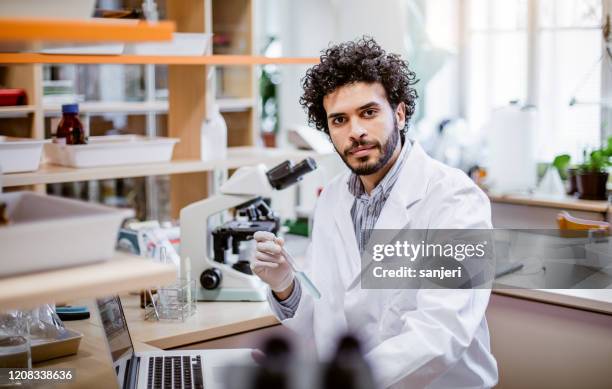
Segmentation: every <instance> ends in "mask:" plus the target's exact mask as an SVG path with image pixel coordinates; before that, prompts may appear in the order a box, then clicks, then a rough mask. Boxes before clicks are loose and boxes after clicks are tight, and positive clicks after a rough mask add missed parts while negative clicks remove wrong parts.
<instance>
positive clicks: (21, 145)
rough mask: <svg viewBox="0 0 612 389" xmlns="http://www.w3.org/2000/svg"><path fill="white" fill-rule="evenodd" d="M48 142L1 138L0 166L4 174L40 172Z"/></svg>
mask: <svg viewBox="0 0 612 389" xmlns="http://www.w3.org/2000/svg"><path fill="white" fill-rule="evenodd" d="M48 142H49V141H46V140H35V139H28V138H11V137H7V136H0V166H2V173H21V172H32V171H35V170H38V166H39V165H40V156H41V154H42V149H43V145H44V144H45V143H48Z"/></svg>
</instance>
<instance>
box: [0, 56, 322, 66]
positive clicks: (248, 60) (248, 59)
mask: <svg viewBox="0 0 612 389" xmlns="http://www.w3.org/2000/svg"><path fill="white" fill-rule="evenodd" d="M318 62H319V59H318V58H316V57H264V56H261V55H202V56H167V55H64V54H37V53H2V54H0V63H3V64H22V65H23V64H34V63H49V64H51V63H70V64H123V65H130V64H132V65H134V64H137V65H140V64H153V65H223V66H248V65H266V64H278V65H299V64H316V63H318Z"/></svg>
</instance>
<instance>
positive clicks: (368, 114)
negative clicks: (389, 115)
mask: <svg viewBox="0 0 612 389" xmlns="http://www.w3.org/2000/svg"><path fill="white" fill-rule="evenodd" d="M375 114H376V110H374V109H366V110H365V111H363V116H365V117H371V116H374V115H375Z"/></svg>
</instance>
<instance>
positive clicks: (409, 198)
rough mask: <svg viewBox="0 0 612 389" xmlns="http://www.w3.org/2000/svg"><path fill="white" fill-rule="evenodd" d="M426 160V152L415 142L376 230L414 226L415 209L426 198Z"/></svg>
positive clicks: (377, 222) (379, 218)
mask: <svg viewBox="0 0 612 389" xmlns="http://www.w3.org/2000/svg"><path fill="white" fill-rule="evenodd" d="M426 158H427V155H426V154H425V151H424V150H423V149H422V148H421V146H420V145H419V144H418V143H417V142H416V141H415V142H414V143H413V145H412V149H411V150H409V154H408V156H407V157H406V161H405V162H404V165H403V166H402V169H401V171H400V175H399V177H398V178H397V181H396V182H395V185H393V189H391V193H390V194H389V198H388V199H387V201H386V202H385V206H384V207H383V209H382V211H381V213H380V216H379V217H378V220H377V221H376V225H375V226H374V228H375V229H387V230H399V229H403V228H409V227H410V224H413V223H411V222H412V220H411V219H412V216H413V210H414V209H415V208H414V207H415V206H416V205H417V204H418V203H419V202H420V201H421V199H422V198H423V197H424V196H425V190H426V188H427V184H428V179H427V176H426V169H425V164H426Z"/></svg>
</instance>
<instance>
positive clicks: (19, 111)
mask: <svg viewBox="0 0 612 389" xmlns="http://www.w3.org/2000/svg"><path fill="white" fill-rule="evenodd" d="M34 109H35V107H34V106H33V105H14V106H4V107H0V118H14V117H23V116H26V115H28V114H30V113H32V112H34Z"/></svg>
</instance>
